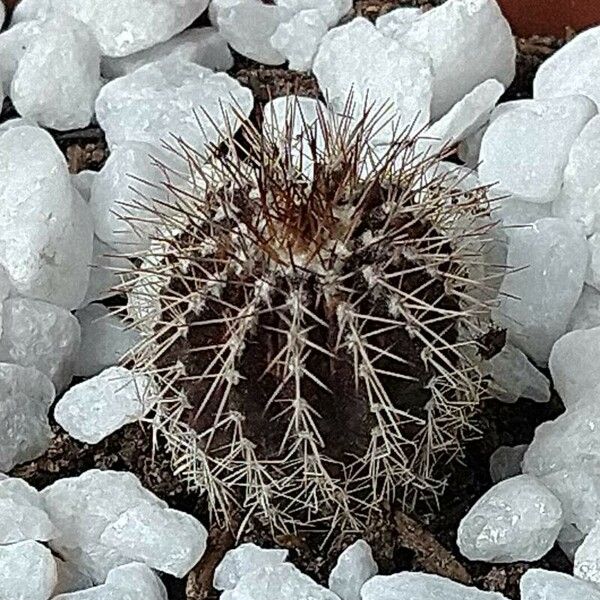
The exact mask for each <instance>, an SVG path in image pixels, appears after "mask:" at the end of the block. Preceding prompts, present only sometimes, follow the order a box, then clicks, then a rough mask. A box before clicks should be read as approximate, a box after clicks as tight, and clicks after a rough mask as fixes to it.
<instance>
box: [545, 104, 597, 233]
mask: <svg viewBox="0 0 600 600" xmlns="http://www.w3.org/2000/svg"><path fill="white" fill-rule="evenodd" d="M552 208H553V212H554V214H555V215H556V216H557V217H563V218H567V219H573V220H575V221H579V222H580V223H583V225H584V226H585V231H586V233H587V234H588V235H589V234H591V233H594V232H597V231H600V116H597V117H594V118H593V119H592V120H591V121H589V123H588V124H587V125H586V126H585V127H584V128H583V130H582V131H581V133H580V134H579V137H578V138H577V139H576V140H575V142H574V144H573V146H572V147H571V151H570V153H569V162H568V163H567V166H566V168H565V172H564V184H563V188H562V191H561V194H560V196H559V197H558V198H557V199H556V200H555V201H554V205H553V207H552Z"/></svg>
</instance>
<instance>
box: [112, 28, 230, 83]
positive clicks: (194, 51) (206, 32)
mask: <svg viewBox="0 0 600 600" xmlns="http://www.w3.org/2000/svg"><path fill="white" fill-rule="evenodd" d="M164 58H176V59H177V60H179V61H181V62H192V63H196V64H197V65H201V66H203V67H207V68H208V69H212V70H214V71H227V70H228V69H231V67H232V66H233V56H232V55H231V51H230V50H229V46H228V45H227V41H226V40H225V39H224V38H223V36H222V35H221V34H220V33H219V32H218V31H217V30H216V29H215V28H214V27H200V28H194V29H188V30H186V31H184V32H182V33H180V34H179V35H176V36H175V37H174V38H172V39H170V40H167V41H166V42H163V43H162V44H157V45H156V46H152V48H148V49H147V50H141V51H140V52H136V53H135V54H130V55H129V56H123V57H120V58H113V57H110V56H105V57H103V58H102V63H101V70H102V75H103V76H104V77H106V78H108V79H114V78H115V77H123V75H128V74H129V73H133V71H136V70H137V69H139V68H140V67H143V66H144V65H147V64H148V63H151V62H156V61H157V60H162V59H164Z"/></svg>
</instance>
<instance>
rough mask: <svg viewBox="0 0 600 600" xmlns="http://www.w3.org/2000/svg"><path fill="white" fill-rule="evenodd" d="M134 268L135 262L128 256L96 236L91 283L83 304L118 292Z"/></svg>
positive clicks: (86, 304)
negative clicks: (122, 254)
mask: <svg viewBox="0 0 600 600" xmlns="http://www.w3.org/2000/svg"><path fill="white" fill-rule="evenodd" d="M133 269H134V266H133V263H132V262H131V261H130V260H129V259H128V258H126V257H125V256H121V255H120V253H119V252H117V251H116V250H115V249H114V248H111V247H110V246H109V245H108V244H105V243H104V242H102V241H101V240H99V239H98V238H94V253H93V256H92V263H91V269H90V283H89V286H88V289H87V292H86V295H85V298H84V299H83V301H82V303H81V306H82V307H85V306H88V304H91V303H92V302H96V301H97V300H105V299H106V298H110V297H111V296H115V295H116V294H118V293H119V290H120V289H122V286H123V283H124V282H125V281H127V280H128V279H130V278H131V274H132V273H133Z"/></svg>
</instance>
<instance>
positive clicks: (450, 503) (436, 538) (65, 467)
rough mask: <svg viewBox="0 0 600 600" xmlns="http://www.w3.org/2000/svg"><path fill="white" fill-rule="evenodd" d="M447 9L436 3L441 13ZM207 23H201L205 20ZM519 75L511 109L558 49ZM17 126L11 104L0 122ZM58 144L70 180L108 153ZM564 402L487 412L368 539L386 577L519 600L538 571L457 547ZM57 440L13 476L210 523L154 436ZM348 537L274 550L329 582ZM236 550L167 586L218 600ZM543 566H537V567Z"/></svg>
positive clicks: (370, 3)
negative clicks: (77, 486)
mask: <svg viewBox="0 0 600 600" xmlns="http://www.w3.org/2000/svg"><path fill="white" fill-rule="evenodd" d="M439 3H441V2H438V4H439ZM432 4H433V3H431V2H422V1H419V0H415V1H407V2H402V1H396V2H393V1H390V0H356V3H355V12H356V14H360V15H363V16H365V17H367V18H370V19H374V18H376V17H377V16H378V15H379V14H383V13H384V12H386V11H388V10H391V9H393V8H395V7H397V6H401V5H422V6H425V7H427V6H428V5H429V6H431V5H432ZM203 22H204V20H203ZM518 44H519V57H518V64H517V67H518V69H517V70H518V74H517V78H516V80H515V83H514V84H513V86H512V87H511V88H510V90H508V91H507V93H506V96H505V99H515V98H525V97H529V96H531V83H532V80H533V75H534V73H535V71H536V69H537V68H538V66H539V64H541V62H543V60H544V59H546V58H547V57H548V56H550V55H551V54H552V53H553V52H554V51H555V50H556V49H557V48H558V47H560V45H561V42H559V41H557V40H555V39H551V38H532V39H529V40H519V42H518ZM232 74H233V75H234V76H235V77H237V78H238V79H239V80H240V81H241V82H242V83H243V84H244V85H248V86H249V87H250V88H251V89H252V91H253V92H254V94H255V96H256V98H257V99H258V101H259V102H265V101H267V100H268V99H269V98H270V97H276V96H280V95H283V94H285V93H289V92H294V93H300V94H307V95H312V96H316V95H318V87H317V85H316V82H315V80H314V78H313V77H312V76H310V75H308V74H299V73H293V72H290V71H288V70H286V69H284V68H271V67H265V66H262V65H257V64H256V63H252V62H251V61H248V60H247V59H243V58H242V57H237V60H236V65H235V67H234V69H233V71H232ZM14 116H16V114H15V112H14V109H13V108H12V106H11V105H10V101H8V100H6V101H5V103H4V106H3V109H2V112H1V114H0V122H2V121H4V120H6V119H8V118H11V117H14ZM55 138H56V140H57V142H58V144H59V146H60V147H61V149H62V150H63V152H64V153H65V156H66V157H67V159H68V161H69V165H70V168H71V170H72V172H78V171H80V170H82V169H88V168H90V169H94V170H98V169H99V168H101V166H102V164H103V162H104V160H105V158H106V155H107V150H106V145H105V143H104V138H103V136H102V133H101V131H100V130H99V129H98V127H97V126H96V125H95V124H94V125H92V126H91V127H89V128H87V129H85V130H84V131H74V132H66V133H65V132H61V133H56V134H55ZM560 410H561V409H560V402H559V401H558V400H557V399H556V398H554V399H553V401H552V402H551V403H550V404H548V405H538V404H534V403H532V402H527V401H522V402H520V403H519V404H517V405H503V404H500V403H498V402H494V401H489V402H487V403H485V404H484V405H483V406H482V407H481V414H480V420H479V428H480V431H481V436H480V438H479V439H478V440H474V441H473V442H471V443H469V444H468V445H467V447H466V455H465V457H464V459H463V461H462V462H461V463H456V462H455V463H453V464H452V465H448V466H447V468H446V476H447V479H448V486H447V491H446V493H445V494H444V495H443V496H442V497H441V498H440V499H439V502H438V503H437V504H436V505H433V506H432V505H428V504H426V503H423V504H422V505H420V506H418V507H417V510H416V511H415V513H414V514H413V515H410V516H407V515H403V514H402V513H400V512H399V511H398V510H397V508H395V507H386V508H385V510H384V512H383V515H382V517H381V521H380V522H379V523H377V524H375V525H374V526H373V527H372V529H371V530H370V531H368V532H366V534H365V537H366V538H367V539H368V540H369V541H370V542H371V543H372V545H373V547H374V552H375V555H376V558H377V559H378V561H379V562H380V565H381V570H382V572H383V573H391V572H396V571H399V570H406V569H415V570H421V571H427V572H434V573H438V574H441V575H445V576H448V577H451V578H453V579H455V580H457V581H462V582H465V583H469V582H472V583H473V584H475V585H477V586H478V587H480V588H482V589H487V590H494V591H499V592H502V593H504V594H505V595H506V596H507V597H508V598H512V599H515V600H517V599H518V597H519V596H518V580H519V578H520V576H521V575H522V573H523V572H524V571H525V570H526V569H527V568H528V567H529V566H531V565H524V564H512V565H495V566H492V565H489V564H483V563H473V562H470V561H468V560H466V559H464V558H463V557H461V556H460V554H459V553H458V551H457V549H456V547H455V537H456V528H457V525H458V523H459V521H460V519H461V518H462V517H463V516H464V514H465V513H466V512H467V510H468V509H469V508H470V506H471V505H472V504H473V502H474V501H475V500H476V499H477V498H478V497H480V496H481V494H482V493H483V492H484V491H485V490H487V489H489V487H490V486H491V481H490V478H489V473H488V465H489V456H490V455H491V453H492V452H493V451H494V450H495V449H496V448H497V447H498V446H500V445H503V444H507V445H515V444H520V443H528V442H529V441H531V438H532V436H533V431H534V429H535V427H536V426H537V425H538V424H539V423H541V422H543V421H546V420H548V419H551V418H553V417H555V416H557V415H558V414H559V413H560ZM55 432H56V437H55V439H54V442H53V444H52V447H51V448H50V450H49V451H48V452H47V453H46V454H45V455H44V456H43V457H41V458H40V459H38V460H36V461H34V462H33V463H31V464H27V465H24V466H20V467H19V468H17V469H15V470H14V471H13V473H12V474H13V475H15V476H20V477H23V478H25V479H26V480H27V481H29V482H30V483H31V484H32V485H34V486H35V487H38V488H41V487H44V486H45V485H48V484H49V483H52V482H53V481H55V480H57V479H59V478H62V477H68V476H74V475H77V474H80V473H82V472H83V471H85V470H87V469H90V468H96V467H97V468H111V469H117V470H130V471H132V472H134V473H135V474H136V475H138V476H139V477H140V479H141V481H142V483H143V484H144V485H145V486H146V487H147V488H149V489H150V490H152V491H153V492H154V493H156V494H157V495H158V496H160V497H161V498H163V499H165V500H166V501H167V502H168V503H169V504H170V505H171V506H173V507H174V508H178V509H182V510H185V511H187V512H190V513H192V514H195V515H196V516H198V517H199V518H200V519H201V520H202V521H203V522H205V523H206V522H207V515H206V512H205V508H204V507H203V505H202V504H201V503H199V502H198V501H197V499H196V498H195V496H194V495H193V494H189V493H188V492H187V491H186V488H185V485H184V484H183V483H182V482H180V481H179V480H178V479H177V478H176V477H175V476H173V474H172V470H171V465H170V463H169V458H168V457H167V456H165V455H164V453H161V451H160V447H159V448H158V451H157V452H156V453H155V452H153V448H152V444H151V436H150V435H149V432H148V431H147V430H146V429H144V427H143V426H141V425H137V424H136V425H131V426H128V427H126V428H124V429H122V430H121V431H119V432H117V433H115V434H114V435H112V436H110V437H109V438H108V439H106V440H104V441H103V442H102V443H100V444H98V445H96V446H88V445H86V444H81V443H78V442H75V441H74V440H72V439H70V438H69V437H68V436H66V435H65V434H64V433H63V432H61V431H60V429H59V428H58V427H55ZM356 537H357V536H356V535H355V534H348V535H343V536H340V537H338V538H337V539H335V540H333V541H330V545H328V546H327V547H326V549H323V547H322V545H321V542H322V540H320V539H318V538H317V537H306V536H298V537H294V536H292V537H287V538H280V539H277V542H278V543H279V544H280V545H282V546H285V547H288V548H290V550H291V559H292V560H293V561H294V562H295V563H296V564H297V565H298V566H299V567H300V568H302V569H304V570H305V571H306V572H307V573H309V574H310V575H312V576H314V577H315V578H316V579H318V580H320V581H325V580H326V577H327V574H328V572H329V570H330V568H331V566H332V564H333V562H334V561H335V559H336V557H337V555H338V553H339V550H340V549H341V548H343V547H344V546H345V545H346V544H347V543H348V542H350V541H352V540H353V539H355V538H356ZM243 539H244V540H252V541H257V542H263V543H265V544H266V545H268V544H270V543H271V544H272V542H271V541H270V540H269V535H268V533H267V532H264V531H258V530H249V531H247V532H246V534H245V536H244V538H243ZM233 544H234V539H233V537H232V536H231V534H230V533H228V532H227V531H224V530H222V529H221V528H220V527H219V526H218V524H215V525H213V527H212V529H211V538H210V544H209V549H208V552H207V554H206V556H205V557H204V559H203V561H202V564H201V565H200V566H199V567H198V568H197V569H196V570H195V571H193V572H192V573H191V574H190V576H189V577H188V578H187V579H184V580H175V579H173V578H168V577H166V578H165V583H166V584H167V586H168V588H169V593H170V599H171V600H204V599H205V598H216V597H217V596H216V595H215V594H214V593H212V592H210V591H209V588H210V581H211V577H212V570H214V567H215V566H216V564H218V561H219V560H220V557H221V556H222V555H223V553H224V552H225V551H226V550H227V549H229V548H230V547H231V546H233ZM540 564H542V565H543V566H545V567H547V568H552V569H555V570H568V569H569V567H570V565H569V563H568V561H567V560H566V558H565V557H564V555H563V554H562V552H561V551H560V550H554V551H552V552H551V553H550V554H549V555H548V557H546V558H545V559H544V561H542V562H541V563H540ZM534 566H536V565H534Z"/></svg>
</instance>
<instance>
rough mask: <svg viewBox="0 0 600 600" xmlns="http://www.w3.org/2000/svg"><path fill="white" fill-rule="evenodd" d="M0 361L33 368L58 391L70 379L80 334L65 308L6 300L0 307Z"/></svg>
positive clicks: (44, 303) (15, 299) (25, 300)
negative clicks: (0, 319) (50, 381)
mask: <svg viewBox="0 0 600 600" xmlns="http://www.w3.org/2000/svg"><path fill="white" fill-rule="evenodd" d="M2 324H3V332H2V335H1V336H0V361H2V362H8V363H14V364H17V365H21V366H23V367H35V368H36V369H37V370H38V371H41V372H42V373H43V374H44V375H46V376H47V377H49V378H50V379H51V380H52V383H53V384H54V387H55V388H56V390H57V392H61V391H62V390H64V389H65V388H66V387H67V386H68V385H69V383H70V382H71V379H72V378H73V374H74V368H75V362H76V360H77V356H78V354H79V347H80V343H81V331H80V327H79V323H78V322H77V319H76V318H75V317H74V316H73V315H72V314H71V313H70V312H69V311H68V310H66V309H64V308H62V307H60V306H54V305H53V304H48V303H47V302H41V301H39V300H30V299H28V298H8V299H7V300H5V301H4V303H3V306H2Z"/></svg>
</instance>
